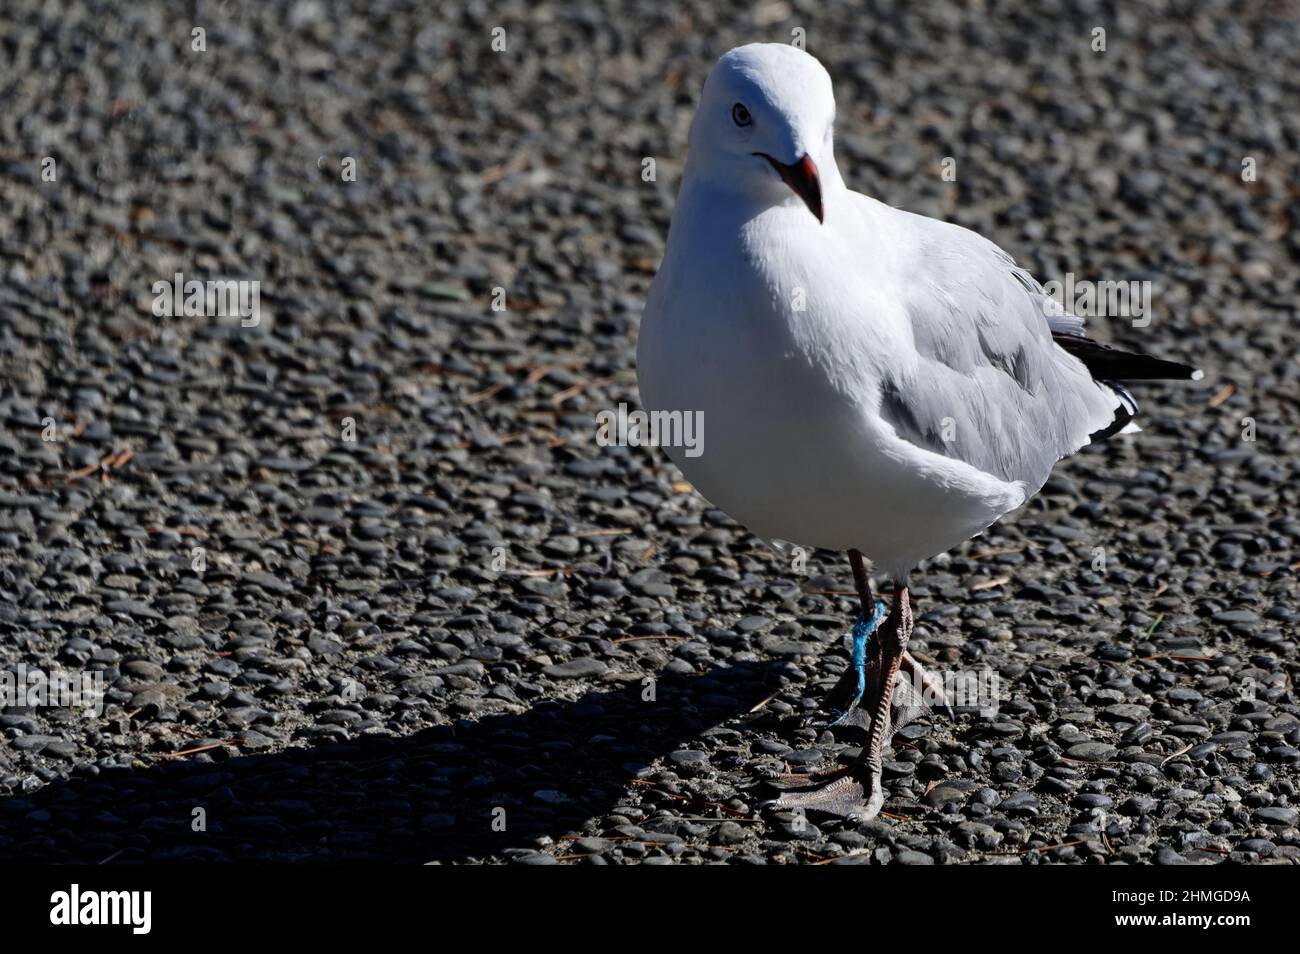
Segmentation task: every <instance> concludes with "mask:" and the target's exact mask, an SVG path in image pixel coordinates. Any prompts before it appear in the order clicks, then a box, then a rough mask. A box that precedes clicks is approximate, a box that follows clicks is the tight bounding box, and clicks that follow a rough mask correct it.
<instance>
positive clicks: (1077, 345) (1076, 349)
mask: <svg viewBox="0 0 1300 954" xmlns="http://www.w3.org/2000/svg"><path fill="white" fill-rule="evenodd" d="M1052 340H1054V341H1055V342H1056V343H1057V344H1058V345H1060V346H1061V347H1062V348H1063V349H1065V350H1066V351H1068V352H1069V353H1070V354H1072V355H1074V356H1075V357H1076V358H1078V359H1079V360H1080V361H1082V362H1083V366H1084V367H1085V368H1087V369H1088V370H1089V371H1090V372H1092V376H1093V377H1094V378H1096V379H1097V380H1098V381H1199V380H1201V379H1202V378H1203V377H1205V372H1204V371H1202V370H1201V369H1200V368H1193V367H1192V366H1191V365H1187V364H1180V363H1179V362H1177V361H1166V360H1165V359H1164V358H1153V357H1151V356H1150V355H1147V354H1139V353H1137V352H1133V351H1120V350H1119V349H1118V348H1112V347H1111V346H1110V345H1104V344H1102V343H1101V342H1099V341H1093V340H1092V339H1091V338H1085V337H1083V336H1082V335H1071V334H1054V335H1052Z"/></svg>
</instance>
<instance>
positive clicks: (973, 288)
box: [881, 213, 1119, 493]
mask: <svg viewBox="0 0 1300 954" xmlns="http://www.w3.org/2000/svg"><path fill="white" fill-rule="evenodd" d="M902 214H904V215H907V216H908V219H909V225H911V226H912V227H915V228H917V229H918V230H919V231H920V234H921V239H920V243H919V245H918V247H917V250H916V251H917V255H918V258H917V261H918V262H919V263H924V267H923V268H921V267H918V268H916V269H913V273H912V275H911V276H910V278H911V281H910V282H909V283H908V285H907V288H908V291H907V292H906V296H907V300H906V307H907V313H908V316H909V318H910V319H911V323H912V330H913V335H914V341H915V346H916V350H917V352H918V353H919V356H920V360H919V362H918V363H917V364H916V366H915V367H914V368H910V369H908V370H907V371H903V372H899V374H898V375H897V376H896V377H895V378H894V379H893V380H890V381H887V382H886V384H885V386H884V388H883V390H882V395H881V413H882V415H883V416H884V417H885V419H886V420H888V421H889V422H890V423H891V424H892V425H893V427H894V429H895V431H896V432H897V433H898V434H899V436H900V437H902V438H904V439H905V440H908V441H910V442H912V443H914V444H916V445H917V446H920V447H924V448H925V449H927V450H930V451H933V452H935V453H939V454H943V455H945V456H947V457H951V458H956V459H959V460H962V461H965V462H966V463H968V464H970V465H972V466H974V467H977V468H979V469H980V470H982V471H984V472H985V473H989V474H993V475H995V476H997V477H999V478H1001V479H1002V480H1006V481H1020V482H1023V483H1024V484H1025V485H1026V488H1027V490H1028V491H1029V492H1031V493H1032V492H1034V491H1037V490H1038V489H1039V488H1040V487H1042V485H1043V484H1044V483H1045V482H1046V480H1047V477H1048V475H1049V474H1050V473H1051V469H1052V465H1053V464H1055V463H1056V462H1057V461H1058V460H1060V459H1061V458H1062V457H1065V456H1066V455H1068V454H1071V453H1073V452H1074V451H1076V450H1078V449H1079V448H1080V447H1082V446H1084V445H1085V444H1087V443H1088V441H1089V436H1090V435H1091V434H1093V433H1094V432H1097V431H1100V430H1102V429H1103V428H1105V427H1106V426H1108V425H1109V424H1110V423H1111V421H1113V420H1114V418H1115V410H1116V407H1117V406H1118V404H1119V401H1118V398H1117V397H1116V395H1115V393H1114V392H1113V391H1112V390H1111V389H1110V388H1109V387H1107V386H1106V385H1104V384H1100V383H1098V382H1096V381H1094V380H1093V378H1092V375H1091V374H1090V373H1089V372H1088V370H1087V368H1085V367H1084V366H1083V364H1082V363H1081V362H1079V361H1078V360H1077V359H1075V358H1074V357H1073V356H1071V355H1069V354H1067V353H1066V352H1065V351H1063V350H1062V349H1061V348H1059V347H1057V345H1056V344H1055V343H1054V342H1053V341H1052V332H1053V331H1058V332H1060V331H1063V332H1071V331H1072V332H1074V333H1078V332H1079V331H1081V330H1082V327H1083V322H1082V321H1081V320H1080V319H1078V318H1077V317H1075V316H1073V315H1069V314H1066V313H1064V312H1063V311H1062V310H1061V309H1060V308H1059V307H1056V303H1055V302H1054V301H1053V299H1051V298H1050V297H1049V296H1048V295H1047V294H1046V293H1045V292H1044V290H1043V288H1042V287H1041V286H1040V285H1039V284H1038V283H1037V282H1035V281H1034V279H1033V278H1032V277H1031V276H1030V275H1029V273H1028V272H1026V271H1025V270H1024V269H1022V268H1020V267H1018V266H1017V265H1016V264H1015V262H1014V261H1013V260H1012V258H1011V257H1010V256H1009V255H1008V254H1007V253H1006V252H1004V251H1002V249H1000V248H998V247H997V246H996V245H994V244H993V243H992V242H989V241H988V240H987V239H985V238H983V237H982V236H979V235H977V234H975V233H974V232H971V231H968V230H967V229H963V228H960V227H959V226H955V225H950V224H948V223H946V222H940V221H937V220H935V219H927V218H924V217H922V216H914V215H911V214H910V213H902Z"/></svg>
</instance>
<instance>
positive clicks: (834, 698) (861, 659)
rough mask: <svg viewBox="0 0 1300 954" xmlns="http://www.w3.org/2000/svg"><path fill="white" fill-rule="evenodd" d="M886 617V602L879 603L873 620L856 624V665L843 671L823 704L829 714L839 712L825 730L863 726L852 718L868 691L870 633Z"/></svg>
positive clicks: (864, 618)
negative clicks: (834, 727) (846, 725)
mask: <svg viewBox="0 0 1300 954" xmlns="http://www.w3.org/2000/svg"><path fill="white" fill-rule="evenodd" d="M884 618H885V603H884V601H883V600H877V601H876V608H875V612H873V613H872V615H871V618H870V619H867V618H866V617H865V616H859V617H858V621H857V622H856V623H855V624H854V625H853V663H852V665H850V666H849V668H848V669H846V670H844V675H842V676H841V677H840V680H839V682H837V683H836V684H835V688H833V689H832V690H831V691H830V694H829V695H828V696H827V697H826V701H825V702H824V703H823V704H822V708H823V709H825V710H826V711H828V712H837V713H839V714H838V715H837V716H836V717H835V718H834V719H832V720H831V721H830V722H827V723H826V728H830V727H831V726H836V725H841V724H843V723H845V722H848V724H850V725H854V724H861V723H859V722H855V721H852V720H851V717H852V716H853V714H854V712H855V711H856V710H857V708H858V703H860V702H861V701H862V693H863V692H865V691H866V688H867V640H868V639H870V638H871V634H872V633H874V632H875V631H876V628H877V627H879V626H880V621H881V620H883V619H884Z"/></svg>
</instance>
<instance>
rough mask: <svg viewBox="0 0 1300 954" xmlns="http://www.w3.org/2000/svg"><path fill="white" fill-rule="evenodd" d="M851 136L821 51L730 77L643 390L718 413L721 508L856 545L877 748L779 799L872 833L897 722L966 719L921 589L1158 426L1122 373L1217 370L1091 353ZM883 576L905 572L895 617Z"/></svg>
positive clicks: (758, 63) (654, 331)
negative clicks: (865, 158) (850, 152)
mask: <svg viewBox="0 0 1300 954" xmlns="http://www.w3.org/2000/svg"><path fill="white" fill-rule="evenodd" d="M834 128H835V98H834V94H833V91H832V86H831V78H830V76H829V74H828V73H827V72H826V70H825V68H824V67H823V66H822V65H821V63H820V62H818V60H817V59H816V58H815V57H813V56H811V55H810V54H808V53H806V52H804V51H802V50H800V49H797V48H795V47H793V46H788V45H785V44H778V43H770V44H750V45H748V46H742V47H738V48H736V49H733V50H731V51H730V52H728V53H726V54H725V55H724V56H723V57H722V58H721V59H720V60H719V61H718V63H717V64H716V65H715V66H714V68H713V70H712V71H711V72H710V74H709V76H708V79H707V80H706V81H705V84H704V90H703V93H702V95H701V98H700V104H699V108H698V110H697V112H696V114H695V118H694V120H693V122H692V125H691V129H690V137H689V152H688V155H687V160H686V166H685V171H684V175H683V180H682V184H681V189H680V191H679V194H678V198H677V205H676V207H675V209H674V211H673V217H672V223H671V226H670V229H669V234H668V241H667V244H666V247H665V251H664V257H663V261H662V263H661V265H660V268H659V271H658V273H657V274H656V276H655V279H654V282H653V283H652V285H651V287H650V291H649V294H648V296H647V299H646V305H645V311H644V314H643V317H642V321H641V328H640V337H639V341H638V344H637V379H638V387H639V390H640V395H641V401H642V405H643V406H644V408H645V409H646V411H648V412H651V413H652V414H654V413H665V412H666V413H671V412H682V413H694V414H698V415H700V416H701V417H700V419H701V420H702V422H703V425H704V431H703V435H704V440H703V442H702V445H701V446H700V447H696V448H694V450H693V453H691V454H688V453H686V448H684V447H675V446H666V447H665V450H666V451H667V454H668V456H669V457H670V458H671V459H672V461H673V462H674V463H675V464H676V465H677V467H678V468H679V469H680V470H681V471H682V473H683V474H684V475H685V476H686V478H687V479H688V480H689V481H690V482H691V483H692V484H693V485H694V486H695V488H696V489H697V490H698V491H699V492H700V493H701V494H703V495H704V496H705V497H706V498H708V500H710V501H711V502H712V503H713V504H715V505H716V506H718V507H720V508H721V509H722V510H724V511H726V512H727V513H728V514H730V515H731V516H732V517H733V518H735V519H736V520H737V521H739V522H740V523H742V524H744V525H745V526H746V527H748V528H749V529H750V530H752V531H753V532H754V533H755V534H757V535H759V536H761V537H764V538H767V539H769V540H772V541H782V542H785V543H794V544H798V545H800V546H804V547H820V548H824V549H828V550H837V551H846V552H847V554H848V558H849V563H850V566H851V568H852V571H853V578H854V584H855V589H856V592H857V595H858V599H859V602H860V603H861V608H862V615H861V617H860V618H859V619H858V620H857V623H856V624H855V625H854V627H853V663H852V665H850V666H849V667H848V668H847V669H846V670H845V673H844V675H843V676H842V677H841V679H840V681H839V682H838V683H837V684H836V686H835V687H834V688H833V689H832V690H831V692H830V694H829V695H828V697H827V698H826V700H824V703H823V709H825V710H828V711H830V712H834V713H837V717H836V718H835V720H834V721H833V722H832V723H831V724H842V725H855V726H858V727H860V728H862V729H864V730H865V731H866V744H865V745H864V746H863V749H862V755H861V756H860V758H859V759H858V760H857V761H856V762H855V763H854V764H853V765H851V766H849V767H847V768H846V769H843V770H840V771H838V772H834V773H830V775H831V776H832V777H831V778H830V780H829V781H828V782H826V783H825V784H820V785H813V786H809V787H804V788H801V789H799V790H787V791H785V792H784V793H783V794H781V795H780V797H779V798H777V799H776V800H775V801H774V802H773V803H772V804H774V805H775V807H776V808H778V809H797V810H804V809H814V810H819V811H824V812H828V813H830V814H833V815H839V816H844V817H849V818H858V819H862V820H865V819H869V818H872V817H875V816H876V815H877V814H878V813H879V812H880V809H881V807H882V805H883V804H884V799H885V793H884V788H883V785H882V782H881V770H882V766H883V760H884V752H885V747H886V746H887V745H888V744H889V741H890V739H891V738H892V735H893V733H894V731H896V730H897V729H898V728H899V727H901V726H902V725H904V724H906V722H907V721H909V720H910V719H913V718H916V717H917V716H918V715H921V714H924V712H925V710H926V708H928V707H927V706H926V702H927V701H937V702H941V703H944V704H945V705H946V700H945V699H944V697H943V695H942V686H941V685H940V681H939V680H937V679H936V677H935V676H934V675H933V674H931V673H927V672H925V670H924V669H923V668H922V667H921V666H920V665H919V663H918V662H917V661H916V660H915V659H914V658H913V657H912V656H911V654H910V653H909V652H908V650H907V645H908V638H909V636H910V634H911V630H912V609H911V606H910V597H909V593H908V579H909V575H910V574H911V573H912V572H913V571H914V570H915V568H916V567H917V565H918V564H919V563H920V562H921V561H923V560H925V559H928V558H930V557H933V556H936V555H938V554H940V553H943V552H944V551H945V550H948V549H950V548H952V547H954V546H957V545H958V544H960V543H962V542H963V541H965V540H968V539H970V538H971V537H974V536H976V535H978V534H979V533H981V532H982V531H983V530H985V529H986V528H988V527H989V526H990V525H991V524H993V523H995V522H996V521H997V520H999V519H1001V518H1002V517H1004V516H1006V515H1007V514H1009V513H1011V512H1013V511H1015V510H1017V509H1018V508H1019V507H1021V506H1022V505H1024V503H1025V502H1026V501H1027V500H1029V498H1030V497H1032V496H1033V495H1034V494H1036V493H1037V492H1038V491H1039V490H1040V489H1041V488H1042V486H1043V484H1044V483H1045V482H1046V481H1047V478H1048V476H1049V474H1050V473H1051V470H1052V467H1053V465H1054V464H1055V463H1056V462H1057V461H1058V460H1060V459H1061V458H1063V457H1066V456H1068V455H1069V454H1072V453H1074V452H1075V451H1077V450H1079V449H1080V448H1082V447H1084V446H1085V445H1087V444H1090V443H1093V442H1096V441H1100V440H1104V439H1105V438H1108V437H1111V436H1112V435H1115V434H1118V433H1121V432H1125V431H1133V430H1136V429H1137V427H1136V424H1135V423H1134V420H1133V419H1134V416H1135V414H1136V413H1137V405H1136V403H1135V402H1134V400H1133V397H1132V396H1131V395H1130V394H1129V392H1128V390H1127V389H1126V388H1125V386H1124V384H1123V383H1122V382H1125V381H1130V380H1143V379H1159V378H1166V379H1190V380H1195V379H1197V378H1199V377H1200V372H1198V371H1196V370H1194V369H1193V368H1190V367H1187V366H1185V365H1182V364H1177V363H1174V362H1171V361H1164V360H1160V359H1157V358H1151V357H1147V356H1145V355H1140V354H1132V353H1128V352H1123V351H1119V350H1117V349H1114V348H1111V347H1108V346H1106V345H1104V344H1101V343H1099V342H1096V341H1093V340H1091V339H1090V338H1088V337H1087V336H1086V335H1085V334H1084V329H1083V322H1082V321H1081V320H1080V319H1079V318H1078V317H1076V316H1074V315H1072V314H1070V313H1069V312H1068V311H1067V310H1065V309H1063V308H1061V307H1060V306H1059V305H1058V303H1057V302H1056V300H1055V299H1054V298H1052V297H1051V296H1050V295H1048V294H1047V292H1046V291H1045V290H1044V288H1043V287H1042V286H1041V285H1040V284H1039V283H1038V282H1036V281H1035V280H1034V279H1033V278H1032V277H1031V276H1030V275H1029V274H1028V273H1027V272H1026V271H1025V270H1024V269H1022V268H1020V267H1018V266H1017V265H1016V263H1015V261H1014V260H1013V259H1012V258H1011V256H1010V255H1008V254H1007V253H1006V252H1004V251H1003V250H1002V249H1000V248H999V247H998V246H996V245H994V244H993V243H992V242H990V241H988V240H987V239H985V238H983V237H982V236H980V235H978V234H976V233H975V232H972V231H969V230H967V229H964V228H961V227H960V226H957V225H953V224H950V223H947V222H943V221H940V220H937V219H931V218H927V217H926V216H922V215H917V214H914V213H911V212H906V211H904V210H902V209H896V208H893V207H891V206H888V205H886V204H884V203H883V202H880V201H878V200H876V199H873V198H871V197H869V196H866V195H863V194H861V193H858V192H854V191H852V190H850V189H849V188H848V187H847V186H846V185H845V184H844V180H843V178H842V177H841V176H840V171H839V168H838V167H837V165H836V162H835V152H834ZM867 562H870V564H871V565H872V566H873V567H874V568H875V569H876V570H877V571H879V572H882V573H885V574H888V576H889V577H890V578H891V579H892V581H893V584H894V595H893V601H892V606H890V607H889V609H888V612H886V608H885V605H884V603H883V601H880V600H877V598H876V596H875V594H874V593H873V591H872V585H871V580H870V577H869V576H868V572H867V568H866V563H867ZM900 673H901V674H902V677H901V678H900Z"/></svg>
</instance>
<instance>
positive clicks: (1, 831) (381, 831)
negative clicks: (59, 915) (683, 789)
mask: <svg viewBox="0 0 1300 954" xmlns="http://www.w3.org/2000/svg"><path fill="white" fill-rule="evenodd" d="M778 666H779V664H778V663H775V662H772V663H764V664H761V665H740V666H734V667H731V668H725V669H724V668H715V669H711V670H709V671H707V672H705V673H703V674H701V675H692V676H683V677H674V676H664V677H662V678H661V679H660V680H659V682H658V685H657V687H656V696H657V698H656V701H654V702H643V701H642V698H641V696H642V692H643V690H642V687H641V685H640V684H637V683H633V684H630V685H624V686H621V687H620V688H617V689H613V690H601V691H595V692H590V693H588V694H587V695H585V696H583V697H582V698H581V699H579V700H578V701H576V702H556V701H543V702H539V703H537V704H536V705H534V706H533V707H532V708H531V709H529V710H527V711H526V712H523V713H519V714H510V715H493V716H488V717H485V718H483V719H482V720H480V721H477V722H466V721H461V722H457V723H454V724H450V725H446V726H440V727H437V728H434V729H428V730H424V731H421V732H418V733H416V734H415V735H411V736H406V737H400V738H395V737H390V736H366V737H361V738H358V739H356V740H354V741H349V742H345V743H330V744H325V745H320V746H317V747H314V748H310V749H291V750H288V751H284V752H278V753H275V754H266V755H246V756H239V757H236V758H232V759H229V760H226V761H223V762H218V763H209V764H196V763H193V762H188V761H186V760H184V759H178V760H174V761H164V762H162V763H160V764H157V765H153V766H150V767H148V768H143V769H112V770H104V771H101V772H100V774H99V775H98V776H96V777H86V776H74V777H73V778H70V779H66V780H60V781H57V782H53V783H51V784H49V785H47V786H45V787H44V788H42V789H40V790H39V791H36V792H34V793H32V794H30V795H23V796H11V797H9V798H6V799H2V800H0V859H3V860H21V861H31V862H56V863H91V864H94V863H100V862H105V861H111V862H113V863H123V862H142V861H195V862H219V861H312V860H315V861H398V862H424V861H432V860H444V861H455V860H459V859H468V858H481V857H487V856H496V857H501V856H503V855H504V854H505V853H506V852H508V851H509V850H510V849H512V848H521V847H531V846H532V844H533V840H534V839H535V838H536V837H537V836H538V835H542V834H546V835H551V836H553V837H556V836H561V835H564V834H567V833H569V832H571V831H573V830H575V829H576V828H577V827H578V826H580V825H581V823H582V822H583V821H584V820H586V819H588V818H592V817H600V816H602V815H605V814H607V813H608V812H609V811H610V809H611V808H612V807H613V806H614V805H615V804H617V803H618V801H619V799H621V798H622V797H623V796H624V794H625V793H626V791H627V788H628V785H629V783H630V781H631V779H632V778H633V776H634V775H635V773H636V772H637V770H639V769H640V768H643V767H644V766H646V765H648V764H649V763H651V762H652V761H653V760H654V759H656V758H658V757H660V756H662V755H664V754H666V753H668V752H671V751H674V750H676V749H679V748H682V747H683V746H685V745H686V744H688V743H689V742H691V740H692V739H695V738H697V737H698V736H699V734H700V733H701V732H703V731H705V730H707V729H709V728H711V727H713V726H715V725H718V724H720V723H722V722H725V721H727V720H728V719H731V718H733V717H734V716H737V715H740V714H743V713H746V712H748V711H749V710H750V709H751V708H753V707H754V706H755V705H756V704H757V703H758V702H760V701H761V700H763V699H764V698H766V697H767V696H768V695H770V694H771V693H772V692H773V691H774V690H775V688H776V687H777V684H778V683H777V677H776V670H777V668H778ZM539 793H541V794H539ZM197 807H201V808H204V809H205V810H206V813H207V831H204V832H195V831H193V830H192V829H191V825H192V820H193V818H194V809H195V808H197ZM498 807H499V808H503V809H505V812H506V816H505V818H506V830H505V831H504V832H501V831H493V829H492V821H493V809H495V808H498Z"/></svg>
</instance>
